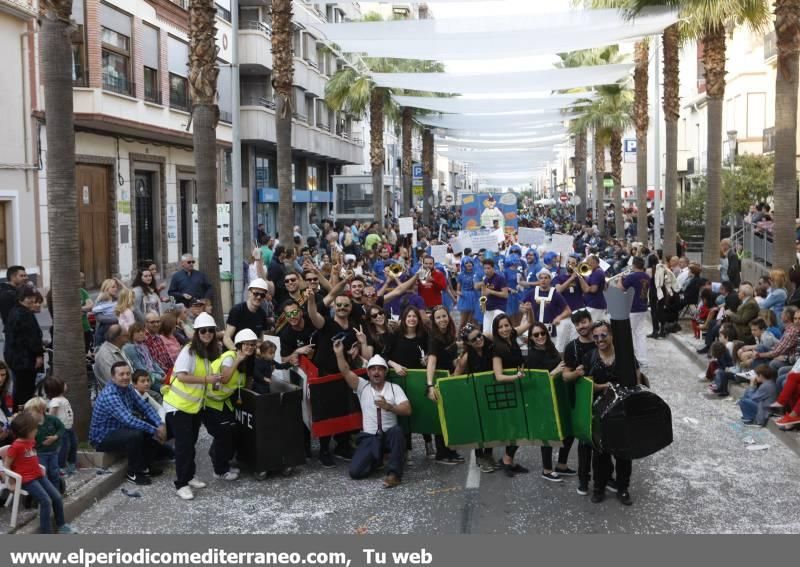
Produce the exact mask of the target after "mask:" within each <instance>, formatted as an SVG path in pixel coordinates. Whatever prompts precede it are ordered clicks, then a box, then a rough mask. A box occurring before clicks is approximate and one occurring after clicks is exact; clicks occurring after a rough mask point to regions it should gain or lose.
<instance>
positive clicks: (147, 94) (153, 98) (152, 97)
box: [144, 87, 161, 104]
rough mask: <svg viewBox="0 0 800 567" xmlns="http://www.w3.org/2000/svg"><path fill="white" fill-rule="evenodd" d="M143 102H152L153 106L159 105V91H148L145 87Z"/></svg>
mask: <svg viewBox="0 0 800 567" xmlns="http://www.w3.org/2000/svg"><path fill="white" fill-rule="evenodd" d="M144 100H145V101H147V102H153V103H155V104H161V91H159V90H155V89H153V90H150V89H148V88H147V87H145V88H144Z"/></svg>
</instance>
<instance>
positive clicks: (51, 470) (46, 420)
mask: <svg viewBox="0 0 800 567" xmlns="http://www.w3.org/2000/svg"><path fill="white" fill-rule="evenodd" d="M25 411H26V412H28V413H30V414H31V415H32V416H34V417H35V418H36V421H37V422H38V424H39V430H38V431H37V432H36V454H37V455H38V456H39V463H40V464H41V465H42V466H44V468H45V471H46V473H45V474H47V479H48V480H49V481H50V482H51V483H52V484H53V486H55V487H56V488H58V487H59V484H60V483H59V471H58V453H59V451H60V450H61V441H62V439H63V437H64V432H65V429H64V424H63V423H61V420H60V419H58V418H57V417H56V416H54V415H49V414H48V413H47V400H45V399H44V398H31V399H30V400H28V401H27V402H25Z"/></svg>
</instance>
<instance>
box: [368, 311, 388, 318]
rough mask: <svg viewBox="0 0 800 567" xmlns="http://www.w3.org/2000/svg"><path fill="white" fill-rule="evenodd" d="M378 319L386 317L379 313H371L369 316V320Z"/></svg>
mask: <svg viewBox="0 0 800 567" xmlns="http://www.w3.org/2000/svg"><path fill="white" fill-rule="evenodd" d="M378 317H386V315H385V314H383V313H380V312H378V313H373V314H372V315H370V318H372V319H377V318H378Z"/></svg>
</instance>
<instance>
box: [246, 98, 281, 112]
mask: <svg viewBox="0 0 800 567" xmlns="http://www.w3.org/2000/svg"><path fill="white" fill-rule="evenodd" d="M241 101H242V106H263V107H264V108H271V109H272V110H275V101H274V100H272V99H269V98H266V97H263V96H247V97H242V99H241Z"/></svg>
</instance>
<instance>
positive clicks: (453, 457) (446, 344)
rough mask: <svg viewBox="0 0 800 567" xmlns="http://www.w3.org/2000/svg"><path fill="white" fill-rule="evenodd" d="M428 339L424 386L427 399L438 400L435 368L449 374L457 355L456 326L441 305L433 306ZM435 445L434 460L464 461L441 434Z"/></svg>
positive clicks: (449, 462)
mask: <svg viewBox="0 0 800 567" xmlns="http://www.w3.org/2000/svg"><path fill="white" fill-rule="evenodd" d="M431 318H432V319H433V324H432V325H431V331H430V340H429V342H428V366H427V378H428V384H427V386H425V388H426V392H427V395H428V399H430V400H431V401H432V402H434V403H436V402H438V400H439V398H438V397H437V395H436V390H435V389H434V383H433V378H434V374H435V373H436V371H437V370H447V372H449V373H450V374H451V375H452V373H453V370H455V360H456V356H458V343H457V342H456V326H455V323H453V319H452V318H451V317H450V312H449V311H447V309H446V308H445V307H443V306H441V305H440V306H438V307H436V308H434V310H433V313H432V314H431ZM434 441H435V445H436V462H437V463H442V464H446V465H455V464H458V463H463V462H464V457H462V456H461V455H459V454H458V453H457V452H456V451H454V450H452V449H450V448H448V447H447V446H445V444H444V437H443V436H442V435H436V436H434Z"/></svg>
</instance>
